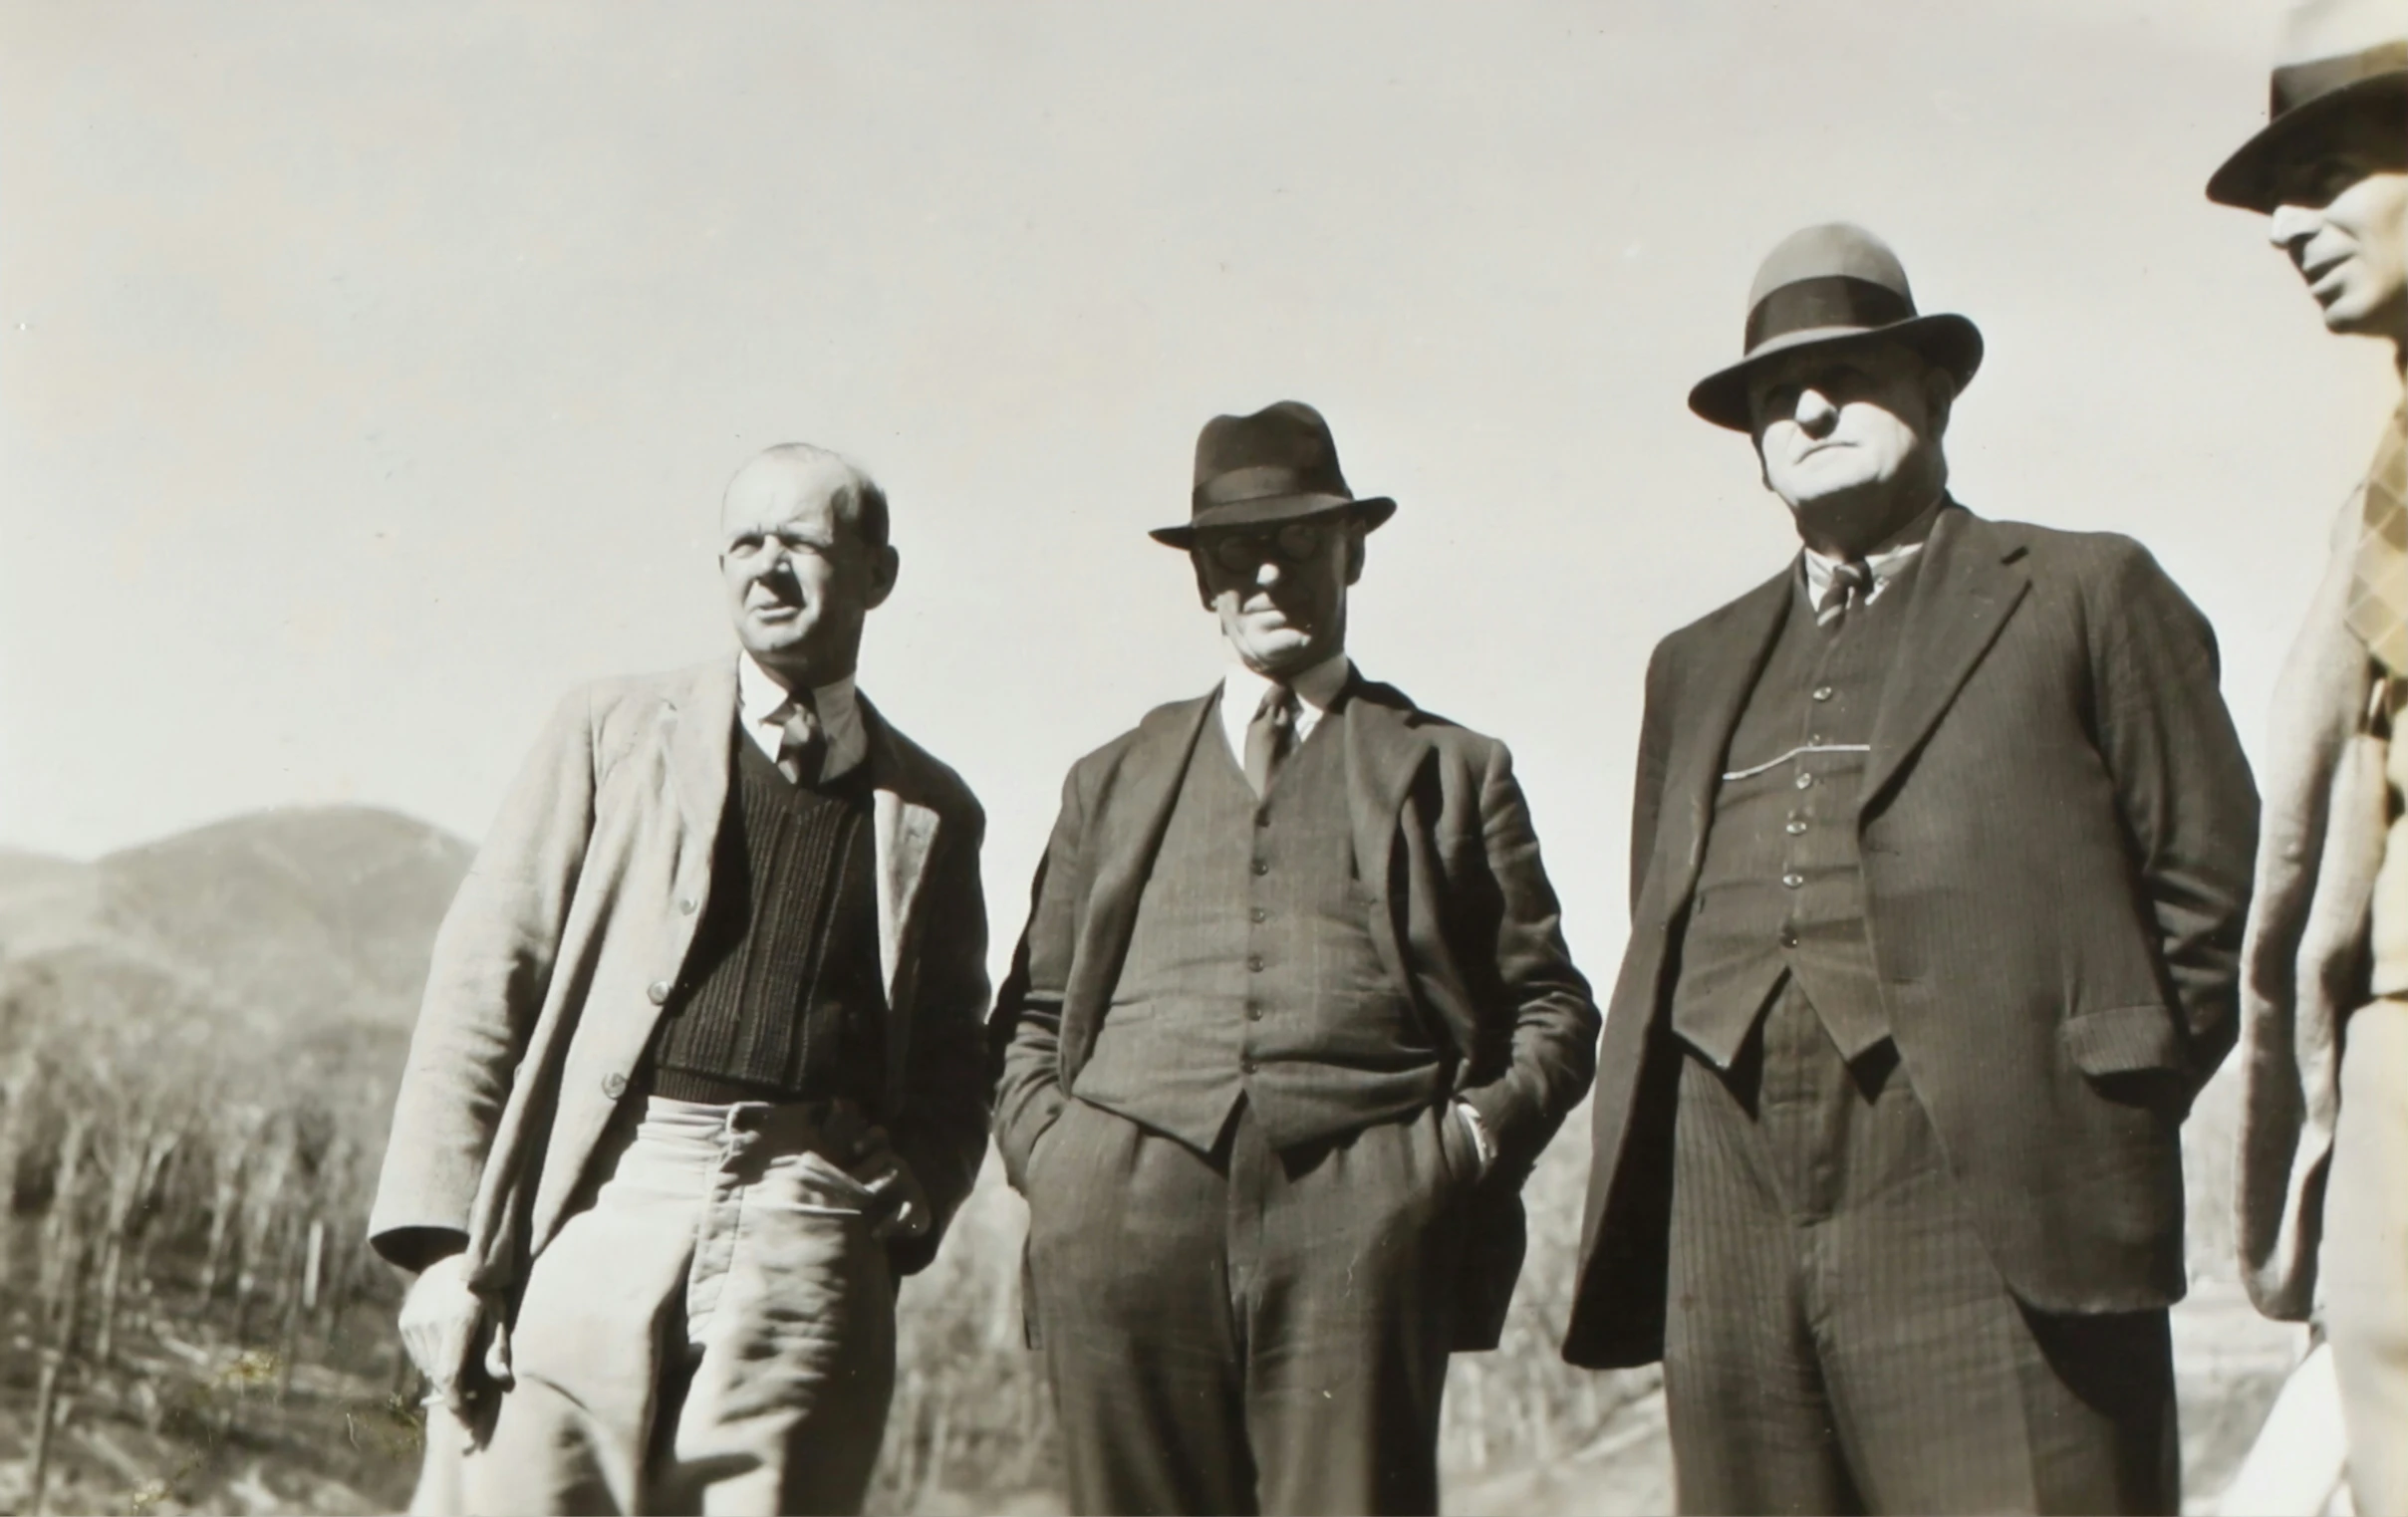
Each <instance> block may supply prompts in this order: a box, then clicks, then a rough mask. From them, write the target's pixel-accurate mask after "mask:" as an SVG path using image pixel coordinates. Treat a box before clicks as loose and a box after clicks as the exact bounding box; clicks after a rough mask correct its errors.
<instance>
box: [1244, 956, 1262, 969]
mask: <svg viewBox="0 0 2408 1517" xmlns="http://www.w3.org/2000/svg"><path fill="white" fill-rule="evenodd" d="M1245 966H1246V967H1247V968H1248V969H1251V970H1253V971H1254V972H1255V973H1256V974H1260V973H1261V972H1262V955H1261V954H1259V953H1249V954H1247V955H1246V956H1245Z"/></svg>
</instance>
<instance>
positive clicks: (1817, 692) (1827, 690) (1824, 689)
mask: <svg viewBox="0 0 2408 1517" xmlns="http://www.w3.org/2000/svg"><path fill="white" fill-rule="evenodd" d="M1814 698H1815V699H1816V700H1829V699H1830V698H1831V687H1830V686H1829V685H1827V684H1818V685H1816V686H1815V687H1814Z"/></svg>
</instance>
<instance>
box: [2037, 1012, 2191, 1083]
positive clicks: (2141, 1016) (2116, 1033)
mask: <svg viewBox="0 0 2408 1517" xmlns="http://www.w3.org/2000/svg"><path fill="white" fill-rule="evenodd" d="M2057 1036H2058V1037H2059V1038H2061V1039H2063V1040H2064V1043H2065V1053H2066V1055H2067V1056H2068V1057H2069V1058H2071V1059H2072V1060H2073V1063H2074V1067H2075V1068H2077V1069H2079V1070H2080V1071H2081V1072H2082V1073H2083V1074H2085V1075H2129V1074H2134V1073H2137V1072H2139V1071H2141V1070H2172V1071H2176V1072H2179V1071H2180V1070H2181V1069H2182V1038H2181V1036H2180V1035H2179V1034H2178V1033H2177V1032H2176V1030H2175V1026H2174V1013H2173V1012H2171V1011H2168V1010H2167V1009H2166V1008H2165V1007H2163V1006H2160V1005H2157V1004H2155V1003H2151V1004H2149V1005H2146V1006H2110V1007H2108V1008H2106V1009H2105V1010H2103V1011H2087V1012H2083V1013H2082V1014H2081V1015H2079V1016H2074V1017H2067V1018H2066V1019H2065V1021H2064V1023H2063V1024H2062V1025H2061V1026H2059V1027H2058V1028H2057Z"/></svg>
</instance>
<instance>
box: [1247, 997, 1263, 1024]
mask: <svg viewBox="0 0 2408 1517" xmlns="http://www.w3.org/2000/svg"><path fill="white" fill-rule="evenodd" d="M1245 1019H1246V1020H1247V1021H1249V1022H1259V1021H1261V1020H1262V1003H1261V1002H1260V1001H1248V1002H1246V1003H1245Z"/></svg>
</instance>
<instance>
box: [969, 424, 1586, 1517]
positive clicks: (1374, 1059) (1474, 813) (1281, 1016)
mask: <svg viewBox="0 0 2408 1517" xmlns="http://www.w3.org/2000/svg"><path fill="white" fill-rule="evenodd" d="M1395 510H1396V503H1395V502H1394V501H1392V500H1388V499H1386V498H1371V499H1358V498H1356V497H1355V495H1354V494H1353V492H1352V491H1350V490H1349V489H1348V488H1347V485H1346V480H1345V478H1344V476H1343V475H1342V474H1341V473H1340V472H1339V469H1338V459H1337V450H1336V446H1335V444H1334V442H1333V441H1332V439H1331V437H1330V433H1329V427H1328V425H1327V423H1326V422H1324V421H1323V420H1322V418H1321V416H1320V414H1319V412H1317V411H1315V410H1314V409H1313V408H1312V407H1311V406H1308V405H1303V404H1300V403H1298V402H1295V401H1283V402H1281V403H1279V404H1277V405H1273V406H1270V407H1268V408H1267V409H1264V410H1262V411H1259V412H1257V413H1255V414H1254V415H1251V416H1220V417H1216V418H1215V419H1213V420H1212V421H1211V422H1209V423H1208V424H1206V425H1205V427H1204V432H1203V435H1202V436H1201V437H1200V438H1199V439H1198V441H1197V449H1196V488H1195V494H1194V502H1193V516H1192V518H1191V520H1189V521H1188V522H1186V523H1183V524H1181V525H1179V526H1176V527H1166V528H1163V529H1161V530H1160V531H1157V532H1156V533H1155V534H1154V536H1155V538H1156V539H1157V540H1159V541H1161V542H1163V543H1166V544H1168V545H1170V546H1172V547H1175V548H1180V549H1184V550H1186V551H1187V552H1188V554H1189V556H1190V559H1191V560H1192V562H1193V563H1194V565H1195V570H1196V583H1197V589H1198V592H1199V594H1200V595H1201V597H1202V599H1203V601H1204V605H1205V607H1207V608H1208V609H1209V610H1210V611H1211V612H1212V613H1213V614H1214V615H1215V616H1216V617H1217V618H1218V619H1219V622H1220V630H1221V634H1222V635H1223V637H1225V638H1226V639H1227V641H1228V644H1229V647H1230V650H1231V652H1232V653H1233V654H1234V655H1235V657H1234V659H1233V661H1232V662H1231V664H1230V667H1229V670H1228V673H1227V676H1226V677H1225V678H1224V679H1223V680H1222V681H1221V683H1220V685H1219V687H1218V688H1217V689H1215V690H1213V691H1211V692H1209V693H1207V694H1204V695H1202V696H1198V697H1196V698H1194V699H1190V700H1185V701H1180V702H1177V703H1175V704H1172V705H1167V706H1163V707H1160V708H1159V709H1157V710H1155V711H1154V712H1153V713H1152V714H1150V715H1149V716H1147V717H1146V719H1145V720H1144V721H1142V722H1141V723H1139V725H1138V727H1137V728H1136V730H1135V731H1133V732H1130V733H1127V734H1125V735H1123V736H1121V737H1119V738H1117V739H1115V740H1114V741H1112V742H1111V743H1108V744H1106V745H1105V746H1104V747H1103V748H1101V749H1099V750H1098V751H1096V752H1095V753H1092V754H1090V755H1088V756H1087V757H1086V758H1084V759H1081V760H1080V761H1079V762H1078V764H1077V765H1075V766H1074V767H1073V768H1072V770H1071V773H1070V777H1069V780H1068V782H1067V783H1066V784H1065V785H1064V787H1063V802H1062V813H1061V818H1060V820H1059V821H1058V822H1057V823H1056V824H1055V827H1054V833H1053V838H1052V841H1051V842H1050V843H1049V845H1048V846H1047V849H1046V854H1045V860H1044V863H1043V864H1042V865H1041V866H1040V868H1039V871H1038V876H1037V885H1036V890H1035V900H1034V903H1033V905H1032V908H1031V911H1030V915H1029V922H1028V928H1027V931H1026V933H1025V934H1024V935H1023V937H1022V939H1021V943H1020V950H1019V953H1018V955H1017V956H1016V958H1015V961H1014V967H1013V973H1012V976H1011V978H1010V979H1009V980H1008V981H1006V983H1005V985H1004V987H1003V990H1002V993H1001V995H1000V997H999V998H998V1001H997V1005H996V1014H995V1021H994V1028H995V1036H996V1037H997V1038H998V1039H1000V1040H1002V1053H1003V1073H1002V1079H1001V1084H1000V1088H999V1091H998V1098H997V1102H996V1119H995V1128H996V1138H997V1143H998V1146H999V1147H1000V1148H1001V1150H1002V1153H1003V1159H1004V1166H1005V1169H1006V1172H1007V1173H1008V1174H1009V1175H1010V1177H1011V1181H1012V1183H1013V1184H1014V1185H1015V1186H1017V1187H1018V1189H1019V1190H1020V1192H1021V1194H1022V1195H1024V1196H1026V1197H1027V1198H1028V1203H1029V1246H1028V1248H1029V1251H1028V1267H1029V1272H1028V1280H1029V1287H1030V1288H1029V1291H1028V1294H1027V1304H1028V1309H1029V1323H1028V1326H1029V1329H1030V1336H1031V1340H1032V1342H1036V1343H1039V1344H1040V1345H1041V1347H1042V1348H1043V1350H1044V1353H1045V1355H1046V1368H1047V1371H1048V1374H1049V1376H1050V1378H1051V1380H1052V1382H1053V1387H1054V1393H1055V1397H1056V1404H1057V1406H1058V1407H1059V1410H1060V1414H1061V1420H1062V1429H1063V1453H1064V1463H1065V1465H1066V1469H1067V1473H1068V1476H1069V1485H1070V1496H1071V1503H1072V1506H1073V1508H1074V1509H1076V1510H1078V1511H1084V1512H1190V1511H1215V1512H1247V1511H1261V1512H1294V1511H1352V1512H1416V1511H1418V1512H1429V1511H1434V1510H1436V1506H1437V1501H1438V1458H1437V1445H1438V1424H1439V1397H1440V1392H1441V1391H1442V1390H1443V1389H1444V1387H1445V1383H1446V1375H1447V1356H1448V1354H1449V1353H1450V1352H1451V1351H1453V1350H1458V1349H1461V1350H1478V1349H1488V1348H1493V1347H1495V1344H1496V1341H1497V1336H1498V1333H1499V1331H1500V1329H1501V1327H1502V1323H1503V1318H1504V1310H1505V1305H1506V1302H1507V1299H1508V1297H1509V1296H1510V1294H1511V1291H1512V1288H1513V1280H1514V1276H1515V1275H1516V1273H1517V1272H1518V1270H1519V1267H1520V1262H1521V1253H1522V1241H1523V1231H1522V1213H1521V1202H1520V1196H1519V1190H1520V1184H1521V1180H1522V1178H1523V1176H1525V1175H1526V1174H1527V1173H1528V1172H1529V1167H1530V1164H1531V1162H1532V1160H1534V1159H1535V1158H1536V1156H1537V1154H1538V1151H1539V1149H1540V1148H1542V1147H1544V1146H1545V1144H1546V1142H1547V1139H1548V1138H1551V1137H1552V1136H1553V1135H1554V1132H1555V1129H1556V1128H1557V1126H1558V1125H1560V1124H1561V1122H1562V1121H1563V1118H1564V1114H1565V1113H1566V1112H1567V1111H1569V1110H1570V1109H1571V1107H1572V1106H1573V1104H1574V1103H1576V1102H1577V1101H1578V1100H1579V1099H1580V1098H1581V1096H1582V1094H1583V1093H1584V1092H1586V1091H1587V1089H1588V1086H1589V1081H1590V1078H1591V1075H1592V1073H1593V1071H1594V1066H1595V1042H1596V1035H1597V1026H1598V1019H1597V1011H1596V1007H1595V1005H1594V1004H1593V1003H1592V1001H1591V1000H1590V997H1589V989H1588V985H1587V982H1586V981H1585V980H1583V979H1582V978H1581V976H1580V973H1579V971H1578V970H1576V969H1574V968H1573V967H1572V963H1571V959H1570V956H1569V954H1568V953H1567V951H1566V950H1565V947H1564V943H1563V936H1562V933H1561V931H1560V929H1559V927H1558V921H1557V908H1556V903H1555V894H1554V891H1553V889H1552V888H1551V887H1550V886H1549V885H1548V884H1547V879H1546V873H1545V871H1544V870H1543V869H1542V868H1541V867H1540V864H1539V858H1538V842H1537V839H1536V837H1535V836H1534V835H1533V834H1532V832H1531V829H1530V820H1529V813H1528V811H1527V809H1526V808H1525V807H1524V805H1523V803H1522V798H1521V793H1520V790H1519V788H1518V787H1517V786H1516V785H1515V784H1514V781H1513V776H1512V768H1511V763H1510V760H1509V759H1508V757H1507V755H1506V753H1505V749H1504V746H1503V745H1502V744H1500V743H1498V742H1496V741H1495V740H1493V739H1491V738H1486V737H1482V736H1480V735H1478V734H1477V733H1474V732H1471V731H1468V730H1466V729H1465V728H1462V727H1459V726H1456V725H1455V724H1453V723H1452V722H1448V721H1446V720H1444V719H1442V718H1439V717H1436V716H1432V715H1430V714H1428V713H1426V712H1423V711H1421V710H1418V709H1417V708H1416V707H1415V706H1414V705H1413V703H1412V702H1411V701H1410V700H1408V699H1407V698H1406V697H1405V696H1404V695H1403V694H1402V693H1400V692H1399V691H1397V690H1395V689H1394V688H1392V687H1390V686H1388V685H1384V684H1375V683H1371V682H1369V681H1367V680H1365V679H1363V678H1362V677H1361V676H1360V675H1359V674H1357V673H1356V672H1355V670H1354V667H1353V665H1352V663H1351V662H1350V661H1349V660H1348V658H1347V656H1346V651H1345V648H1346V592H1347V588H1348V587H1349V586H1351V585H1352V584H1354V582H1355V581H1356V580H1357V579H1359V578H1360V577H1361V576H1362V573H1363V549H1364V539H1365V537H1366V536H1367V535H1369V534H1370V533H1371V532H1372V531H1374V530H1375V529H1377V528H1378V527H1379V526H1380V525H1381V524H1382V523H1384V522H1386V521H1387V520H1388V519H1389V517H1390V516H1391V515H1392V514H1393V513H1394V512H1395Z"/></svg>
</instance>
